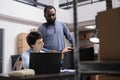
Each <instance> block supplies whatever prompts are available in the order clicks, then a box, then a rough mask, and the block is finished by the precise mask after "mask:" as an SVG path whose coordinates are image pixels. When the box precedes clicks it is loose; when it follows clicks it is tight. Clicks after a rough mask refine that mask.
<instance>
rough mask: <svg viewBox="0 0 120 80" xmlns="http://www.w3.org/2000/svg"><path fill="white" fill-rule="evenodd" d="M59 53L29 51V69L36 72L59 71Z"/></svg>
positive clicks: (48, 72) (49, 72)
mask: <svg viewBox="0 0 120 80" xmlns="http://www.w3.org/2000/svg"><path fill="white" fill-rule="evenodd" d="M60 67H61V53H35V52H34V53H30V65H29V68H30V69H34V70H35V73H36V74H52V73H60Z"/></svg>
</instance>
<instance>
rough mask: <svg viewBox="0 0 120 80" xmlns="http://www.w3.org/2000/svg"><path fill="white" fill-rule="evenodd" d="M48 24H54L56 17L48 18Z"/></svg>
mask: <svg viewBox="0 0 120 80" xmlns="http://www.w3.org/2000/svg"><path fill="white" fill-rule="evenodd" d="M47 23H48V24H54V23H55V19H54V20H47Z"/></svg>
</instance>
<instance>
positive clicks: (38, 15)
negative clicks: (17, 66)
mask: <svg viewBox="0 0 120 80" xmlns="http://www.w3.org/2000/svg"><path fill="white" fill-rule="evenodd" d="M55 3H58V1H55ZM54 5H55V4H54ZM90 6H91V7H90ZM99 10H105V5H104V3H100V4H98V5H97V4H93V5H86V6H80V7H79V8H78V11H79V13H78V21H86V20H93V19H94V18H95V15H96V12H97V11H99ZM57 20H59V21H62V22H65V23H72V22H73V10H72V9H71V10H68V11H67V10H62V9H58V8H57ZM42 22H45V18H44V15H43V10H42V9H39V8H35V7H32V6H29V5H25V4H22V3H18V2H16V1H14V0H1V3H0V28H2V29H4V44H3V49H4V50H3V73H6V72H9V71H10V69H11V67H10V66H11V61H10V56H11V55H14V54H17V47H16V42H17V41H16V40H17V35H18V34H19V33H21V32H29V30H30V29H32V28H37V27H38V26H39V25H40V24H41V23H42Z"/></svg>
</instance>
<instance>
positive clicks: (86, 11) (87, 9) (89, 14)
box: [70, 1, 106, 22]
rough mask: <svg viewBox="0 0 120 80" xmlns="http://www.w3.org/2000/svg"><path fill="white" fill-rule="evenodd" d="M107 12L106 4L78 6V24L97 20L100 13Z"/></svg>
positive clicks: (103, 2) (97, 3)
mask: <svg viewBox="0 0 120 80" xmlns="http://www.w3.org/2000/svg"><path fill="white" fill-rule="evenodd" d="M104 10H106V2H105V1H102V2H96V3H93V4H88V5H83V6H78V8H77V19H78V22H84V21H89V20H95V16H96V15H97V13H98V12H100V11H104ZM70 13H73V9H71V11H70ZM70 18H71V22H73V20H74V19H73V17H70Z"/></svg>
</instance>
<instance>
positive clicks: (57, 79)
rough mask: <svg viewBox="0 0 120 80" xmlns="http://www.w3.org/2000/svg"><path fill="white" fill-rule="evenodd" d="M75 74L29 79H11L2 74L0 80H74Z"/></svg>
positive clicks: (68, 73)
mask: <svg viewBox="0 0 120 80" xmlns="http://www.w3.org/2000/svg"><path fill="white" fill-rule="evenodd" d="M74 77H75V72H63V73H58V74H39V75H35V76H27V77H10V76H8V74H0V80H74Z"/></svg>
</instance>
